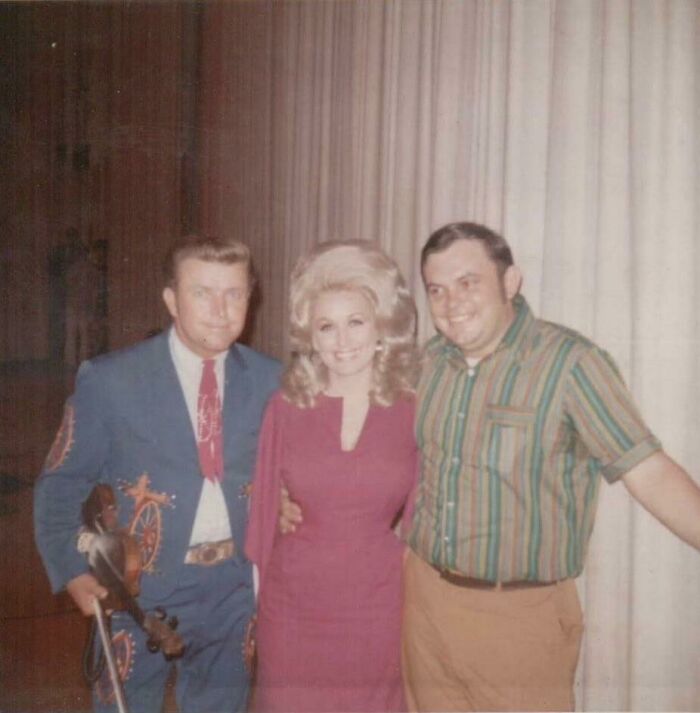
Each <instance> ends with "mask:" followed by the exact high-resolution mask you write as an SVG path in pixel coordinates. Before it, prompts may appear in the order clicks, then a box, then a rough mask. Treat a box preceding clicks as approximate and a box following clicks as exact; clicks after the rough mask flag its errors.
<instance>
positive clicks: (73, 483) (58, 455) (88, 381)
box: [34, 362, 110, 592]
mask: <svg viewBox="0 0 700 713" xmlns="http://www.w3.org/2000/svg"><path fill="white" fill-rule="evenodd" d="M97 371H98V370H96V369H95V368H94V367H93V365H92V364H91V363H90V362H86V363H84V364H83V365H82V366H81V368H80V370H79V372H78V376H77V382H76V388H75V392H74V394H73V395H72V396H71V397H70V398H69V399H68V401H67V402H66V404H65V407H64V411H63V420H62V422H61V425H60V427H59V430H58V433H57V434H56V437H55V439H54V443H53V445H52V447H51V449H50V451H49V454H48V456H47V458H46V462H45V463H44V467H43V470H42V472H41V474H40V476H39V478H38V480H37V482H36V485H35V489H34V532H35V538H36V543H37V547H38V549H39V553H40V554H41V557H42V559H43V561H44V565H45V567H46V571H47V574H48V577H49V581H50V583H51V588H52V590H53V591H54V592H57V591H59V590H61V589H62V588H63V587H65V585H66V583H67V582H69V581H70V580H71V579H73V578H74V577H77V576H78V575H80V574H83V573H85V572H87V571H88V567H87V563H86V560H85V556H84V555H82V554H81V553H79V552H78V550H77V536H78V533H79V530H80V527H81V524H82V521H81V505H82V503H83V501H84V500H85V499H86V497H87V496H88V494H89V492H90V490H91V489H92V487H93V486H94V485H95V484H96V483H97V482H98V481H99V479H100V474H101V471H102V469H103V467H104V464H105V462H106V460H107V456H108V453H109V448H110V438H109V433H108V429H107V427H106V424H105V412H106V411H105V404H104V402H103V401H104V399H103V395H102V389H101V388H100V383H99V378H98V374H97Z"/></svg>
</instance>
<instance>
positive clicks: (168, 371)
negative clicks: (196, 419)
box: [147, 331, 198, 467]
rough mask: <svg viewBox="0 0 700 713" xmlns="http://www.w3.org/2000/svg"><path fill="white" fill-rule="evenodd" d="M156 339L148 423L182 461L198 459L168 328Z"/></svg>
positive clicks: (160, 442) (161, 442) (151, 374)
mask: <svg viewBox="0 0 700 713" xmlns="http://www.w3.org/2000/svg"><path fill="white" fill-rule="evenodd" d="M156 339H157V340H159V342H158V344H156V345H155V346H156V349H155V350H154V358H153V361H152V363H151V369H150V378H149V379H148V387H147V388H148V389H149V390H150V398H149V399H148V403H149V405H150V408H151V413H150V414H149V419H150V423H151V424H153V426H152V427H153V432H154V433H156V434H158V435H157V438H158V441H159V445H160V446H161V447H162V448H164V449H166V451H168V452H170V453H177V454H178V455H179V456H180V457H181V458H184V459H187V460H186V461H185V462H187V461H190V462H195V463H197V462H198V455H197V444H196V441H195V436H194V431H193V429H192V421H191V420H190V415H189V412H188V411H187V403H186V402H185V395H184V393H183V391H182V386H181V385H180V379H179V378H178V376H177V372H176V371H175V364H174V363H173V358H172V355H171V354H170V345H169V344H168V331H165V332H163V333H162V334H161V335H158V337H156ZM197 467H198V466H197Z"/></svg>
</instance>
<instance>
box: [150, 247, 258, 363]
mask: <svg viewBox="0 0 700 713" xmlns="http://www.w3.org/2000/svg"><path fill="white" fill-rule="evenodd" d="M249 295H250V283H249V278H248V266H247V264H246V263H242V262H237V263H233V264H227V263H221V262H208V261H204V260H200V259H198V258H193V257H188V258H185V259H183V260H181V261H180V263H179V265H178V266H177V270H176V276H175V283H174V284H173V286H172V287H166V288H165V289H164V290H163V299H164V300H165V304H166V306H167V308H168V311H169V312H170V315H171V317H172V318H173V322H174V324H175V330H176V331H177V334H178V336H179V337H180V339H181V340H182V342H183V344H184V345H185V346H186V347H188V348H189V349H190V350H191V351H193V352H194V353H195V354H197V355H199V356H201V357H202V358H203V359H210V358H212V357H215V356H216V355H217V354H220V353H221V352H224V351H226V350H227V349H228V348H229V347H230V346H231V344H233V343H234V342H235V341H236V339H238V337H239V336H240V335H241V332H242V331H243V327H244V326H245V318H246V314H247V312H248V298H249Z"/></svg>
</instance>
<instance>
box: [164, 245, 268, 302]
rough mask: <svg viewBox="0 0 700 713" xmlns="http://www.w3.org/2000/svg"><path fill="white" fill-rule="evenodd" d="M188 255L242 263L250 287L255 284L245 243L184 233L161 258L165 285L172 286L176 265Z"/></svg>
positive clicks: (208, 260) (207, 259) (201, 258)
mask: <svg viewBox="0 0 700 713" xmlns="http://www.w3.org/2000/svg"><path fill="white" fill-rule="evenodd" d="M189 257H193V258H197V259H198V260H203V261H204V262H221V263H225V264H227V265H233V264H235V263H243V264H245V266H246V268H247V270H248V282H249V285H250V288H251V289H252V288H253V286H254V285H255V273H254V270H253V263H252V260H251V256H250V249H249V248H248V246H247V245H245V244H244V243H240V242H238V241H237V240H227V239H224V238H219V237H215V236H209V235H197V234H191V235H186V236H184V237H183V238H180V239H179V240H177V241H176V242H175V243H173V244H172V245H171V246H170V249H169V250H168V252H167V253H166V255H165V259H164V260H163V277H164V278H165V284H166V285H168V286H169V287H172V286H173V285H174V284H175V281H176V278H177V267H178V265H179V264H180V263H181V262H182V261H183V260H185V259H187V258H189Z"/></svg>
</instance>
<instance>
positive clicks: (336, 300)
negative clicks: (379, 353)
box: [310, 290, 379, 395]
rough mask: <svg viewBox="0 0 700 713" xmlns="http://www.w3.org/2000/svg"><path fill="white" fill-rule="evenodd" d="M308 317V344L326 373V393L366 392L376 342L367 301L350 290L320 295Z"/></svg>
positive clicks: (371, 311) (370, 309)
mask: <svg viewBox="0 0 700 713" xmlns="http://www.w3.org/2000/svg"><path fill="white" fill-rule="evenodd" d="M310 317H311V343H312V345H313V348H314V349H315V351H316V352H318V355H319V357H320V358H321V361H322V362H323V364H324V365H325V366H326V368H327V369H328V393H329V394H332V395H341V394H346V393H348V392H349V391H357V390H361V389H363V390H366V391H369V390H370V387H371V383H372V369H373V362H374V354H375V352H376V348H377V340H378V339H379V333H378V331H377V326H376V320H375V316H374V310H373V309H372V305H371V304H370V302H369V300H368V299H367V298H366V297H365V296H364V295H363V294H362V293H361V292H356V291H353V290H333V291H326V292H321V293H320V294H319V296H318V297H317V298H316V299H315V300H314V302H313V304H312V305H311V314H310Z"/></svg>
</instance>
